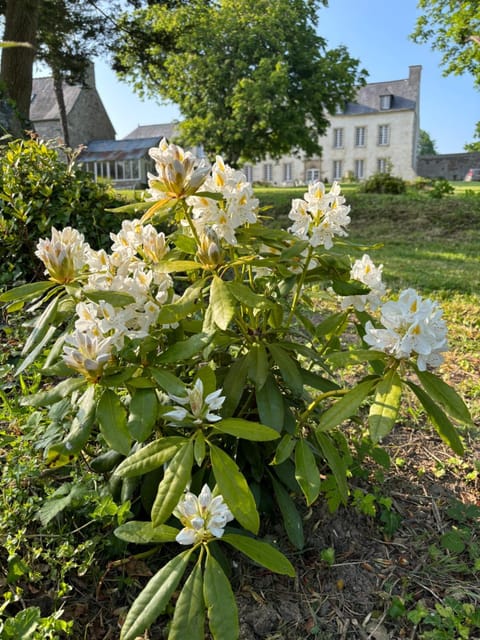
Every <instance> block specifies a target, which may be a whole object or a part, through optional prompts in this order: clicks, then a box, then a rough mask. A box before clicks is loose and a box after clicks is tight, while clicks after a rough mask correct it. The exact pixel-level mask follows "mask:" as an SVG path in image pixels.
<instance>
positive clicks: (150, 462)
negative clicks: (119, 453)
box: [115, 436, 187, 478]
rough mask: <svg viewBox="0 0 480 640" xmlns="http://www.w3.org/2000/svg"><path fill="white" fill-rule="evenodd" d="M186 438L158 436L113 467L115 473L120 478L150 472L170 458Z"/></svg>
mask: <svg viewBox="0 0 480 640" xmlns="http://www.w3.org/2000/svg"><path fill="white" fill-rule="evenodd" d="M186 442H187V440H186V439H185V438H182V437H181V436H169V437H166V438H159V439H158V440H155V441H154V442H150V443H149V444H147V445H146V446H145V447H142V448H141V449H139V450H138V451H135V453H132V455H130V456H128V458H125V460H124V461H123V462H122V463H121V464H120V465H119V466H118V467H117V468H116V469H115V475H118V476H120V477H121V478H133V477H135V476H143V475H145V474H146V473H150V471H153V470H154V469H158V468H159V467H161V466H162V465H164V464H165V463H166V462H168V461H169V460H171V459H172V458H173V456H174V455H175V454H176V453H177V451H178V450H179V449H180V447H181V446H183V445H184V444H185V443H186Z"/></svg>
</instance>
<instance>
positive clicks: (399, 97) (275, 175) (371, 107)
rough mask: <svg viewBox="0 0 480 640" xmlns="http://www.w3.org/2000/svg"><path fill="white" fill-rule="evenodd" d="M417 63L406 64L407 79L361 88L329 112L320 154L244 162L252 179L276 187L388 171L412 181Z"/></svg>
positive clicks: (417, 100) (416, 132) (417, 124)
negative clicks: (253, 162)
mask: <svg viewBox="0 0 480 640" xmlns="http://www.w3.org/2000/svg"><path fill="white" fill-rule="evenodd" d="M421 69H422V68H421V66H418V65H416V66H411V67H409V76H408V78H406V79H405V80H394V81H391V82H376V83H371V84H367V85H365V86H364V87H361V88H360V89H359V90H358V92H357V96H356V100H355V102H349V103H347V104H346V105H345V108H344V109H343V110H341V111H339V112H338V113H337V114H335V115H333V116H329V121H330V127H329V128H328V130H327V132H326V134H325V135H324V136H323V137H321V138H320V140H319V142H320V145H321V147H322V155H321V156H317V157H311V158H307V157H305V156H302V155H299V156H298V157H293V156H283V157H281V158H280V159H278V160H273V159H270V158H267V159H266V160H265V161H263V162H261V163H258V164H256V165H245V166H244V168H243V169H244V171H245V173H246V175H247V178H248V179H249V180H250V181H251V182H262V183H266V184H275V185H292V184H306V183H309V182H312V181H314V180H322V181H328V182H332V181H333V180H344V179H349V178H353V179H357V180H365V179H366V178H369V177H370V176H371V175H373V174H375V173H378V172H385V171H386V170H390V171H391V172H392V173H393V174H394V175H396V176H399V177H401V178H403V179H404V180H413V179H414V178H415V177H416V175H417V171H416V167H417V145H418V136H419V130H420V117H419V106H420V76H421Z"/></svg>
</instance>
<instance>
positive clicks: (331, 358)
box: [326, 349, 387, 367]
mask: <svg viewBox="0 0 480 640" xmlns="http://www.w3.org/2000/svg"><path fill="white" fill-rule="evenodd" d="M326 358H327V360H328V362H329V363H330V364H332V365H333V366H335V367H347V366H349V365H356V364H363V363H364V362H372V361H374V360H386V359H387V356H386V355H385V354H384V353H383V352H382V351H375V350H374V349H352V350H351V351H332V352H330V353H327V354H326Z"/></svg>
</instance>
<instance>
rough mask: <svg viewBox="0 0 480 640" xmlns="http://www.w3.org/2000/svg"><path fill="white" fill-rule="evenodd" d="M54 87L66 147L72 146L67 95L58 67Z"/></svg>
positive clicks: (54, 74)
mask: <svg viewBox="0 0 480 640" xmlns="http://www.w3.org/2000/svg"><path fill="white" fill-rule="evenodd" d="M53 88H54V91H55V97H56V99H57V104H58V113H59V115H60V124H61V127H62V134H63V143H64V145H65V146H66V147H70V133H69V130H68V119H67V109H66V107H65V96H64V94H63V81H62V74H61V73H60V72H59V71H58V69H53Z"/></svg>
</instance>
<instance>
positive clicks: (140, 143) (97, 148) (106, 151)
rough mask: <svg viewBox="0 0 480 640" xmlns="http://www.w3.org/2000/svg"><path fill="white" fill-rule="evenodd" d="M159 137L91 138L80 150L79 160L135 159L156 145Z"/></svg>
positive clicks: (146, 153)
mask: <svg viewBox="0 0 480 640" xmlns="http://www.w3.org/2000/svg"><path fill="white" fill-rule="evenodd" d="M160 140H161V137H158V136H155V137H151V138H132V139H129V138H123V139H122V140H92V142H89V143H88V145H87V148H86V149H85V150H84V151H82V153H81V155H80V158H79V160H80V161H81V162H101V161H102V160H137V159H139V158H144V157H146V156H147V155H148V150H149V149H150V148H151V147H157V146H158V143H159V142H160Z"/></svg>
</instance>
